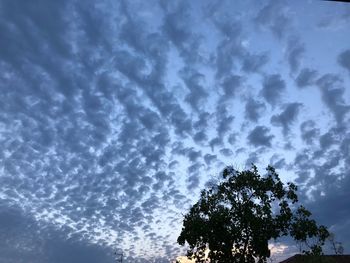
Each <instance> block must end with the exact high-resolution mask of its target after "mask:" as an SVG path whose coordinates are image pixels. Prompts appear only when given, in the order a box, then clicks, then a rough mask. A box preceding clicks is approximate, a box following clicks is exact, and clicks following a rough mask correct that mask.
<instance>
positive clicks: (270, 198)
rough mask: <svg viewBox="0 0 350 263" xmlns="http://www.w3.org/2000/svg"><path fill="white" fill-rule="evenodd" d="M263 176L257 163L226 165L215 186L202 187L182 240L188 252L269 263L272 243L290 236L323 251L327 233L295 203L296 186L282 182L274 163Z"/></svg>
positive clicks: (312, 250)
mask: <svg viewBox="0 0 350 263" xmlns="http://www.w3.org/2000/svg"><path fill="white" fill-rule="evenodd" d="M266 170H267V174H266V175H265V176H261V175H260V174H259V172H258V169H257V167H256V166H254V165H252V168H251V169H249V170H244V171H241V172H240V171H237V170H235V169H234V168H233V167H226V168H225V169H224V170H223V172H222V180H221V181H220V183H218V184H217V185H214V186H212V187H211V188H209V189H206V190H203V191H202V192H201V196H200V199H199V201H198V202H197V203H196V204H194V205H193V206H192V208H191V209H190V211H189V212H188V214H186V215H185V217H184V221H183V228H182V231H181V234H180V236H179V237H178V240H177V241H178V243H179V244H180V245H184V244H185V243H186V242H187V243H188V245H189V250H188V254H187V256H188V257H190V258H195V259H196V262H204V259H203V258H204V254H205V253H206V251H209V254H208V258H209V259H210V262H220V263H225V262H240V263H251V262H266V261H267V258H269V257H270V253H271V252H270V250H269V247H268V242H269V241H270V240H276V239H278V238H279V237H282V236H291V237H292V238H293V239H294V240H295V241H297V242H298V243H299V244H303V245H304V247H305V248H307V249H305V250H304V251H303V252H304V253H306V254H322V245H323V244H324V242H325V239H326V238H327V237H328V235H329V233H328V231H327V228H326V227H324V226H319V225H318V224H317V223H316V221H315V220H313V219H311V218H310V216H311V212H310V211H308V210H307V209H306V208H305V207H303V206H297V202H298V196H297V193H296V192H297V186H296V185H295V184H293V183H290V182H289V183H287V184H286V185H284V184H283V183H282V181H281V180H280V178H279V175H278V174H277V172H276V171H275V169H274V168H273V167H272V166H268V167H267V168H266Z"/></svg>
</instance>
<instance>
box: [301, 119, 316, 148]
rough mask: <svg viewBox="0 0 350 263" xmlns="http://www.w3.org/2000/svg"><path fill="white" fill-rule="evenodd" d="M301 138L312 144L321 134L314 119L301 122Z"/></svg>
mask: <svg viewBox="0 0 350 263" xmlns="http://www.w3.org/2000/svg"><path fill="white" fill-rule="evenodd" d="M300 131H301V138H302V139H303V140H304V141H305V142H306V143H307V144H312V143H314V140H316V139H317V138H318V137H319V136H320V129H319V128H317V125H316V122H315V121H313V120H308V121H304V122H303V123H302V124H300Z"/></svg>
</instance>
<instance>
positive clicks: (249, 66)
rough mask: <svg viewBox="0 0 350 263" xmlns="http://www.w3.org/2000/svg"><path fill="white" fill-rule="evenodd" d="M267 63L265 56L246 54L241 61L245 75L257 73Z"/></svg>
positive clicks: (267, 58)
mask: <svg viewBox="0 0 350 263" xmlns="http://www.w3.org/2000/svg"><path fill="white" fill-rule="evenodd" d="M268 61H269V56H268V55H267V54H247V55H246V56H245V57H244V59H243V65H242V70H243V71H245V72H247V73H257V72H259V71H260V70H261V68H262V67H263V66H264V65H265V64H267V62H268Z"/></svg>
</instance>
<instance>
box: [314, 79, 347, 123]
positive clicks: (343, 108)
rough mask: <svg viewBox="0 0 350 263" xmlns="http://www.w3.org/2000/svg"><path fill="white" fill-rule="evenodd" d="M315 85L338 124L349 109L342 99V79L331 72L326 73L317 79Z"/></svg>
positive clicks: (343, 89) (343, 90)
mask: <svg viewBox="0 0 350 263" xmlns="http://www.w3.org/2000/svg"><path fill="white" fill-rule="evenodd" d="M317 85H318V87H319V88H320V90H321V94H322V100H323V102H324V103H325V105H326V106H327V107H328V108H329V109H330V111H331V112H332V113H333V115H334V118H335V120H336V121H337V123H338V124H339V125H340V124H341V123H342V122H343V121H344V118H345V116H346V114H347V113H348V112H349V110H350V105H347V104H346V101H345V100H344V97H343V95H344V92H345V88H344V83H343V80H342V79H341V78H340V77H339V76H337V75H333V74H326V75H323V76H322V77H320V78H319V79H318V80H317Z"/></svg>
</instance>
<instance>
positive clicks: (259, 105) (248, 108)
mask: <svg viewBox="0 0 350 263" xmlns="http://www.w3.org/2000/svg"><path fill="white" fill-rule="evenodd" d="M265 109H266V106H265V104H264V103H263V102H260V101H258V100H254V99H253V98H249V99H248V101H247V102H246V104H245V116H246V118H247V119H248V120H250V121H254V122H257V121H258V120H259V118H260V117H261V115H262V113H263V112H264V110H265Z"/></svg>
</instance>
